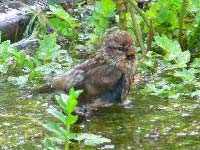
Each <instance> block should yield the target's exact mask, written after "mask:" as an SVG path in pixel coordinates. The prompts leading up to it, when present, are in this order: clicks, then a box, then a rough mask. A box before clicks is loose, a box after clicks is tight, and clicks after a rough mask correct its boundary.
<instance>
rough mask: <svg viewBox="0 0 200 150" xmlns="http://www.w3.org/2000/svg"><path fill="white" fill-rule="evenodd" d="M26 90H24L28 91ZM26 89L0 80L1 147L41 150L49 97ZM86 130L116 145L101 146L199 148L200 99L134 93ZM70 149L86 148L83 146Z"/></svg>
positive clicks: (95, 118) (97, 117)
mask: <svg viewBox="0 0 200 150" xmlns="http://www.w3.org/2000/svg"><path fill="white" fill-rule="evenodd" d="M23 94H24V92H23ZM21 96H22V93H21V92H20V91H18V90H17V89H15V88H14V87H12V86H10V85H9V84H7V83H0V122H1V123H0V149H3V150H4V149H5V150H7V149H9V150H10V149H13V150H15V149H24V150H31V149H33V150H35V149H36V150H37V149H38V150H40V149H42V140H43V139H44V130H43V128H42V127H41V125H40V122H45V120H47V118H49V117H50V116H48V114H46V108H47V99H46V100H45V98H44V96H43V97H41V96H34V97H31V98H25V99H24V98H22V97H21ZM78 126H79V128H80V130H82V131H81V132H89V133H94V134H101V135H103V136H105V137H108V138H110V139H112V144H110V145H103V146H102V147H101V148H100V149H117V150H118V149H119V150H132V149H133V150H135V149H136V150H137V149H139V150H140V149H141V150H142V149H144V150H146V149H148V150H149V149H153V150H154V149H170V150H172V149H195V150H196V149H200V140H199V139H200V101H197V100H181V101H166V100H159V99H156V98H153V97H142V96H135V97H134V106H133V107H132V108H129V109H125V108H121V107H119V106H113V107H112V108H104V109H101V110H99V111H97V112H96V113H95V115H94V116H93V117H92V118H90V121H88V122H82V123H80V124H78ZM75 147H76V148H71V149H75V150H76V149H81V150H82V149H85V148H83V147H81V148H78V146H75Z"/></svg>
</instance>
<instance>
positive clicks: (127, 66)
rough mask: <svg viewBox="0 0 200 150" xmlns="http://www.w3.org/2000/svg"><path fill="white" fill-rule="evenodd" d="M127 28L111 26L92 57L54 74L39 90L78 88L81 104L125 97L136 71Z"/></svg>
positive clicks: (108, 102) (95, 105)
mask: <svg viewBox="0 0 200 150" xmlns="http://www.w3.org/2000/svg"><path fill="white" fill-rule="evenodd" d="M132 44H133V41H132V37H131V35H130V34H129V33H128V32H127V31H123V30H120V29H110V30H109V31H108V32H107V33H106V35H105V36H104V40H103V43H102V46H101V48H100V49H99V50H97V52H96V54H95V55H94V57H92V58H90V59H88V60H86V61H85V62H83V63H81V64H78V65H76V66H75V67H73V68H72V69H71V70H69V71H68V72H67V73H65V74H62V75H58V76H55V77H53V79H52V80H51V81H50V82H49V83H48V84H46V85H45V86H43V87H42V88H40V91H41V89H42V90H44V89H48V90H51V91H52V90H58V91H65V92H68V91H69V89H70V88H72V87H73V88H75V89H81V90H83V92H82V93H81V95H80V97H79V99H78V101H79V104H80V105H87V104H90V105H91V106H94V107H99V106H100V105H104V104H113V103H122V102H123V101H124V100H126V98H127V95H128V93H129V89H130V86H131V84H132V83H133V79H134V74H135V48H133V47H132Z"/></svg>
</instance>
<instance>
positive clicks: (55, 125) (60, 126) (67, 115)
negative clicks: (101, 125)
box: [43, 88, 110, 150]
mask: <svg viewBox="0 0 200 150" xmlns="http://www.w3.org/2000/svg"><path fill="white" fill-rule="evenodd" d="M81 92H82V91H81V90H74V89H73V88H72V89H70V91H69V94H68V95H66V94H61V95H60V96H56V97H55V99H56V102H57V104H58V107H59V109H60V110H58V109H57V108H54V107H50V108H49V109H48V110H47V111H48V113H50V114H51V115H52V116H54V117H55V118H56V119H57V120H58V122H49V123H47V124H44V125H43V126H44V127H45V128H46V129H47V130H48V131H50V132H51V133H53V136H51V137H48V138H47V139H46V140H45V144H46V145H45V146H46V147H48V149H53V148H55V146H56V144H55V143H57V145H58V143H60V144H61V145H64V147H65V149H66V150H68V149H69V144H70V143H71V142H72V141H79V142H81V141H82V142H84V144H86V145H93V146H95V145H99V144H102V143H107V142H110V139H107V138H104V137H102V136H99V135H94V134H88V133H74V132H73V131H72V127H73V125H74V124H75V123H76V122H77V120H78V116H77V115H74V111H75V109H76V107H77V104H78V100H77V99H78V97H79V95H80V94H81Z"/></svg>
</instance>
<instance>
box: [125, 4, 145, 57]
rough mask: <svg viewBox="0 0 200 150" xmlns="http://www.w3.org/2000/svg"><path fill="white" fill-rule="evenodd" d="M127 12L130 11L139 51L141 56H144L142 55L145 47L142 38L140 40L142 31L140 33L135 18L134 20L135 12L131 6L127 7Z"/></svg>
mask: <svg viewBox="0 0 200 150" xmlns="http://www.w3.org/2000/svg"><path fill="white" fill-rule="evenodd" d="M129 11H130V14H131V18H132V23H133V27H134V29H135V36H136V39H137V41H138V44H139V45H140V48H141V50H142V51H143V54H145V53H144V52H145V46H144V43H143V38H142V31H141V28H140V25H139V23H138V21H137V18H136V10H135V8H134V7H133V6H132V5H129Z"/></svg>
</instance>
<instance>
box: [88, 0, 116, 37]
mask: <svg viewBox="0 0 200 150" xmlns="http://www.w3.org/2000/svg"><path fill="white" fill-rule="evenodd" d="M115 10H116V5H115V3H114V2H113V0H101V1H97V2H96V5H95V10H94V11H93V13H92V16H91V18H90V23H91V25H92V27H93V28H94V34H93V37H92V38H93V40H94V41H95V40H97V39H98V37H100V36H102V35H103V34H104V32H105V30H106V29H107V28H108V27H109V26H110V23H111V18H112V17H114V15H115Z"/></svg>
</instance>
